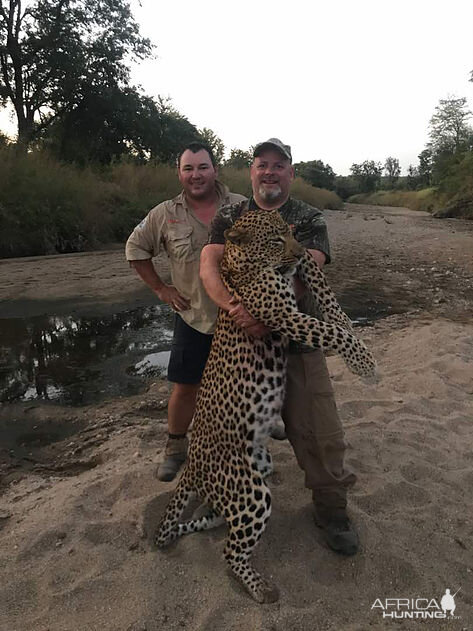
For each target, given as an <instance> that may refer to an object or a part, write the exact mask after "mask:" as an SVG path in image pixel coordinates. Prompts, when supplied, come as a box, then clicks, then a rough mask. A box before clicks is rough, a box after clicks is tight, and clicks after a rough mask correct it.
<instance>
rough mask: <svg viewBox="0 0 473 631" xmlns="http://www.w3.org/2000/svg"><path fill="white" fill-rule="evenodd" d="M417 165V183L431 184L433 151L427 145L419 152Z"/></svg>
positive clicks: (421, 184) (422, 184)
mask: <svg viewBox="0 0 473 631" xmlns="http://www.w3.org/2000/svg"><path fill="white" fill-rule="evenodd" d="M418 157H419V166H418V168H417V178H418V184H419V185H420V186H425V187H427V186H430V185H431V184H432V168H433V153H432V147H431V146H430V145H429V146H427V147H426V148H425V149H424V150H423V151H421V152H420V153H419V156H418Z"/></svg>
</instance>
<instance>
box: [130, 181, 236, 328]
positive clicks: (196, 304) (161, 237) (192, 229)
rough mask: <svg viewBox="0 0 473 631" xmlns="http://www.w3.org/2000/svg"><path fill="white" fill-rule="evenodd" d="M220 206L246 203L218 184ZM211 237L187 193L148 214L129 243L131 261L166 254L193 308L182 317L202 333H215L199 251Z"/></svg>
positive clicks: (212, 307)
mask: <svg viewBox="0 0 473 631" xmlns="http://www.w3.org/2000/svg"><path fill="white" fill-rule="evenodd" d="M216 188H217V193H218V196H219V207H222V206H226V205H227V204H235V203H237V202H240V201H243V200H244V199H245V197H243V195H238V194H237V193H230V192H229V190H228V188H227V187H226V186H224V185H223V184H221V183H220V182H216ZM208 238H209V226H206V225H205V224H204V223H202V221H200V219H198V217H196V215H195V214H194V212H193V210H192V208H191V207H190V206H189V205H188V203H187V200H186V197H185V195H184V191H183V192H182V193H180V194H179V195H178V196H177V197H175V198H174V199H170V200H167V201H165V202H162V203H161V204H158V205H157V206H155V207H154V208H153V209H152V210H150V211H149V213H148V214H147V216H146V217H145V218H144V219H143V221H142V222H141V223H140V224H139V225H138V226H136V228H135V229H134V230H133V232H132V233H131V235H130V237H129V239H128V241H127V243H126V250H125V252H126V258H127V260H128V261H144V260H147V259H150V258H152V257H154V256H157V255H158V254H159V253H160V252H161V249H162V248H164V250H165V251H166V253H167V255H168V257H169V261H170V267H171V278H172V282H173V285H174V286H175V287H176V289H177V290H178V292H179V293H180V294H181V295H182V296H184V298H187V299H188V300H189V302H190V305H191V307H190V309H187V310H186V311H180V312H179V315H180V316H181V317H182V319H183V320H184V321H185V322H186V323H187V324H188V325H189V326H191V327H193V328H194V329H196V330H197V331H200V332H201V333H213V331H214V328H215V321H216V319H217V306H216V305H215V303H214V302H212V300H211V299H210V298H209V297H208V295H207V293H206V291H205V289H204V287H203V285H202V282H201V280H200V277H199V257H200V252H201V250H202V248H203V247H204V245H205V244H206V243H207V241H208Z"/></svg>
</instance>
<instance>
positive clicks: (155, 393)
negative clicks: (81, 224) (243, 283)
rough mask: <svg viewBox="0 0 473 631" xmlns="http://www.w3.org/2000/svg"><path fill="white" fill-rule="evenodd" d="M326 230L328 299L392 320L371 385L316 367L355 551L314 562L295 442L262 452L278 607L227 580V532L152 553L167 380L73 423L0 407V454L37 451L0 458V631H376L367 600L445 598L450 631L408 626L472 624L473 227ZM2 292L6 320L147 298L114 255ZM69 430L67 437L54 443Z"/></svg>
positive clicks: (348, 217) (17, 275)
mask: <svg viewBox="0 0 473 631" xmlns="http://www.w3.org/2000/svg"><path fill="white" fill-rule="evenodd" d="M327 220H328V223H329V229H330V234H331V241H332V247H333V255H334V262H333V264H332V265H331V266H329V267H328V268H327V271H328V275H329V279H330V282H331V284H332V286H333V287H334V288H335V289H336V291H337V293H338V295H339V296H340V297H341V299H342V300H345V301H347V302H350V304H354V303H355V304H356V301H357V300H358V301H359V303H360V305H362V304H367V303H369V304H372V306H373V310H374V311H376V310H378V311H380V310H381V311H383V310H384V312H385V313H386V316H387V317H385V318H384V319H382V320H379V321H377V322H376V323H375V325H374V326H371V327H365V328H364V329H361V330H360V331H361V334H362V336H363V338H364V339H365V340H366V342H367V343H368V344H369V345H370V347H371V348H372V349H373V351H374V352H375V354H376V356H377V358H378V361H379V365H380V371H381V376H382V379H381V382H380V383H379V384H378V385H365V384H363V383H361V382H360V381H359V380H358V379H357V378H356V377H354V376H353V375H351V374H350V373H349V372H348V371H347V369H346V368H345V367H344V365H343V363H342V361H341V360H340V359H339V358H337V357H330V358H329V359H328V361H329V367H330V372H331V375H332V377H333V381H334V385H335V389H336V395H337V401H338V405H339V409H340V414H341V416H342V419H343V421H344V423H345V428H346V433H347V438H348V442H349V445H350V448H349V452H348V456H347V459H348V462H349V463H350V465H351V466H352V468H354V469H355V471H356V472H357V474H358V478H359V479H358V483H357V485H356V487H355V488H354V490H353V492H352V494H351V498H350V499H351V501H350V509H351V514H352V517H353V520H354V522H355V523H356V525H357V528H358V530H359V532H360V536H361V541H362V548H361V550H360V552H359V554H358V555H357V556H356V557H353V558H349V559H345V558H339V557H338V556H336V555H334V554H333V553H332V552H330V551H329V550H328V549H327V548H326V547H325V546H324V544H323V542H322V539H321V535H320V533H319V531H318V530H317V529H316V528H315V527H314V525H313V521H312V513H311V506H310V494H309V493H308V492H307V491H306V490H304V488H303V480H302V475H301V472H300V471H299V470H298V468H297V465H296V462H295V459H294V456H293V454H292V451H291V449H290V446H289V445H288V444H287V443H274V444H273V449H272V451H273V455H274V459H275V467H276V473H275V474H274V476H273V478H272V480H271V481H270V486H271V488H272V492H273V499H274V503H273V513H272V517H271V520H270V522H269V525H268V529H267V531H266V533H265V535H264V537H263V539H262V541H261V543H260V545H259V548H258V550H257V553H256V554H255V564H256V565H257V567H259V568H260V569H261V570H263V571H264V572H265V573H266V574H267V575H268V576H270V577H271V578H272V580H273V581H274V582H275V583H277V585H278V586H279V589H280V592H281V597H280V601H279V602H278V603H277V604H275V605H266V606H263V607H262V606H258V605H256V604H254V603H253V602H252V601H251V600H250V599H249V598H248V597H247V596H246V594H245V593H244V592H243V591H242V590H241V588H240V587H239V586H238V585H237V584H236V583H235V582H234V581H233V579H232V578H231V577H230V576H229V575H228V574H227V573H226V572H225V568H224V562H223V561H222V558H221V552H222V543H223V539H224V536H225V529H224V528H220V529H217V530H215V531H211V532H208V533H200V534H196V535H192V536H189V537H186V538H183V539H182V540H180V541H179V542H178V543H177V545H175V546H174V547H172V548H170V549H169V551H167V552H164V553H162V552H157V551H156V550H154V549H153V548H152V546H151V544H150V533H151V532H152V530H153V527H154V525H155V523H156V521H157V519H158V517H159V515H160V513H161V511H162V509H163V507H164V505H165V503H166V501H167V499H168V497H169V492H170V490H171V489H172V488H173V485H172V484H171V485H168V484H164V483H160V482H158V481H157V480H156V479H155V478H154V477H153V472H154V470H155V468H156V465H157V463H158V462H159V460H160V458H161V451H162V448H163V444H164V437H165V414H166V410H165V407H166V399H167V393H168V389H167V386H166V384H165V383H163V382H157V383H156V384H154V385H153V386H152V387H151V388H150V390H149V391H148V392H146V393H144V394H143V395H140V396H136V397H130V398H126V399H115V400H110V401H106V402H104V403H101V404H99V405H95V406H89V407H86V408H66V407H59V406H55V405H52V404H41V403H33V404H32V403H16V404H9V405H4V406H3V408H2V409H1V412H0V418H1V420H2V421H3V422H4V426H5V422H7V421H8V422H10V427H11V433H10V436H9V437H7V436H6V435H4V436H3V439H4V440H10V439H11V436H12V435H13V434H14V432H15V431H16V432H17V434H18V435H17V436H16V439H17V442H21V441H23V443H22V444H23V445H25V443H26V444H27V445H29V450H30V451H28V453H27V454H24V457H23V458H22V459H18V458H15V455H14V454H11V453H10V452H9V450H8V449H5V447H4V448H3V450H2V452H1V456H0V460H1V462H0V465H1V469H0V471H1V472H2V474H3V477H2V486H1V487H0V489H1V492H2V495H1V496H0V629H2V630H3V629H5V631H46V630H49V631H95V630H97V631H99V630H100V631H155V630H159V631H161V630H163V631H165V630H166V631H167V630H168V629H169V630H174V629H189V630H192V631H194V630H208V631H229V630H236V629H242V628H243V629H249V630H251V631H253V630H255V631H260V630H261V631H292V630H293V631H300V630H304V631H305V630H306V629H307V630H310V631H317V630H319V629H320V630H322V629H324V630H325V629H327V630H333V631H341V630H355V629H356V630H360V631H361V630H364V629H367V628H373V629H385V628H386V629H389V628H391V627H392V626H393V624H394V623H393V622H392V621H391V620H389V619H385V620H383V618H382V611H381V610H380V608H379V607H375V608H374V609H372V605H373V603H375V602H376V599H380V601H381V602H384V600H385V599H386V598H393V597H395V598H428V599H429V600H431V599H436V600H437V601H438V602H440V598H441V596H442V595H443V594H444V593H445V590H446V588H450V589H451V590H452V593H454V592H455V591H457V589H459V588H461V589H460V591H459V592H458V594H457V596H456V604H457V609H456V611H455V616H457V618H455V619H452V620H450V621H446V620H429V621H426V622H424V623H422V622H421V621H414V620H411V621H409V620H404V621H402V622H401V623H400V625H401V628H403V629H404V628H405V629H411V628H412V629H413V628H417V627H419V628H426V626H428V625H432V626H433V627H435V628H437V629H471V628H472V625H473V527H472V517H473V509H472V505H473V455H472V454H473V452H472V445H473V376H472V375H473V323H472V318H471V309H472V305H473V287H472V282H473V260H472V258H473V257H472V252H473V224H472V223H471V222H470V223H468V222H463V221H455V220H434V219H432V218H430V217H429V216H427V215H423V214H417V213H412V212H410V211H404V210H400V209H389V208H379V207H366V206H364V207H360V206H354V207H347V209H346V210H344V211H331V212H327ZM0 278H1V281H2V282H1V283H0V299H1V308H0V317H4V318H5V317H21V316H23V315H25V314H26V313H28V314H30V315H34V314H41V313H55V314H60V313H63V314H67V313H71V312H75V313H88V314H98V313H107V312H112V311H114V310H120V309H126V308H131V307H132V306H138V305H144V304H151V303H152V301H153V300H154V299H153V296H152V295H151V294H150V293H149V292H147V290H146V289H143V288H142V286H141V284H140V282H139V281H138V280H137V279H136V278H135V277H134V274H133V271H132V270H129V268H128V267H127V265H126V263H124V261H123V259H122V253H121V251H119V250H113V251H108V252H103V253H102V252H100V253H86V254H82V255H71V256H62V257H47V258H46V257H45V258H34V259H16V260H6V261H2V262H1V264H0ZM64 426H67V427H68V432H67V436H63V438H62V440H59V441H56V442H50V441H48V440H47V436H48V433H49V435H51V434H54V432H59V433H60V431H61V429H60V428H63V427H64ZM21 432H23V434H24V435H22V434H21ZM35 432H36V434H35ZM25 435H27V437H28V440H25ZM35 436H36V438H35ZM41 437H42V438H43V440H41ZM0 438H1V437H0ZM421 625H422V626H421ZM429 628H430V627H429Z"/></svg>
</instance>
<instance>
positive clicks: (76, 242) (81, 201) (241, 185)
mask: <svg viewBox="0 0 473 631" xmlns="http://www.w3.org/2000/svg"><path fill="white" fill-rule="evenodd" d="M221 177H222V180H223V181H224V182H225V183H226V184H227V185H228V186H229V187H230V189H231V190H232V191H234V192H236V193H241V194H242V195H246V196H248V195H249V194H250V192H251V184H250V179H249V175H248V171H246V170H242V171H239V170H236V169H224V170H223V171H222V174H221ZM179 191H180V185H179V181H178V179H177V177H176V170H175V169H174V168H173V167H170V166H167V165H162V164H157V165H154V164H148V165H137V164H133V163H129V162H122V163H117V164H112V165H110V166H108V167H89V168H85V169H84V168H78V167H76V166H74V165H70V164H63V163H60V162H58V161H57V160H55V159H54V158H52V157H51V156H49V155H48V154H46V153H41V152H35V153H29V154H19V153H17V152H16V151H15V150H14V148H13V147H3V148H1V147H0V256H3V257H8V256H25V255H34V254H47V253H54V252H74V251H79V250H84V249H90V248H93V247H97V246H98V245H100V244H101V243H106V242H110V241H124V240H125V239H126V238H127V236H128V235H129V234H130V232H131V230H132V229H133V227H134V226H135V225H136V224H137V223H138V222H139V221H140V220H141V219H142V218H143V217H144V216H145V215H146V213H147V212H148V211H149V210H150V208H152V207H153V206H156V205H157V204H159V203H160V202H162V201H163V200H165V199H170V198H172V197H174V196H175V195H177V194H178V193H179ZM293 195H294V197H297V198H299V199H302V200H304V201H306V202H308V203H309V204H312V205H313V206H317V207H319V208H341V207H342V206H343V203H342V201H341V199H340V198H339V197H338V196H337V195H336V194H335V193H332V192H330V191H325V190H322V189H316V188H313V187H312V186H310V185H309V184H306V183H305V182H303V181H302V180H301V179H299V178H298V179H296V181H295V182H294V187H293Z"/></svg>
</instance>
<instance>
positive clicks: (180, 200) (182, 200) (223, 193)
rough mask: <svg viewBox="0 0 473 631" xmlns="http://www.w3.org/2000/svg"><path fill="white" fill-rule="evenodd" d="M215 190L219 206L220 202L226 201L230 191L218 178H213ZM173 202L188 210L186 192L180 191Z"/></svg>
mask: <svg viewBox="0 0 473 631" xmlns="http://www.w3.org/2000/svg"><path fill="white" fill-rule="evenodd" d="M215 190H216V191H217V197H218V205H219V206H221V205H222V202H224V201H228V194H229V193H230V189H229V188H228V186H226V184H224V183H223V182H220V180H215ZM174 202H175V203H176V204H180V205H181V206H183V207H184V208H185V209H186V210H189V204H188V203H187V199H186V194H185V192H184V191H181V192H180V193H179V195H177V196H176V197H175V198H174Z"/></svg>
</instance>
